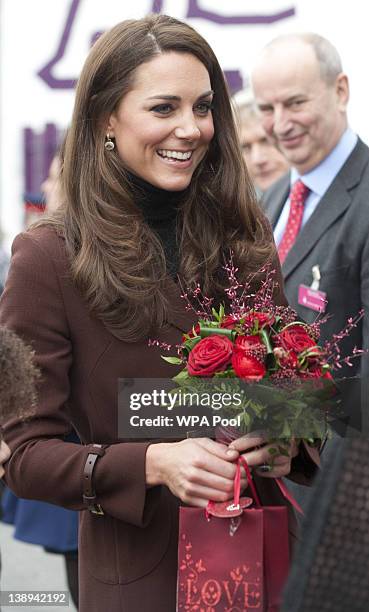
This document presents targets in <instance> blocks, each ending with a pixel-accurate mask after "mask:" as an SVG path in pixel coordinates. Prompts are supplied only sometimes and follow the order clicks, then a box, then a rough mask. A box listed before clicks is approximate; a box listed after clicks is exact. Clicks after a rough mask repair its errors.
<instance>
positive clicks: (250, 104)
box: [231, 87, 260, 125]
mask: <svg viewBox="0 0 369 612" xmlns="http://www.w3.org/2000/svg"><path fill="white" fill-rule="evenodd" d="M231 102H232V110H233V115H234V118H235V120H236V122H237V125H242V124H243V123H254V122H255V121H260V111H259V109H258V107H257V105H256V102H255V99H254V96H253V93H252V91H251V88H250V87H247V88H245V89H242V90H241V91H238V92H237V93H236V94H234V96H233V97H232V100H231Z"/></svg>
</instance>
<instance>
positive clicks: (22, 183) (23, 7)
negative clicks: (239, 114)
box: [0, 0, 369, 252]
mask: <svg viewBox="0 0 369 612" xmlns="http://www.w3.org/2000/svg"><path fill="white" fill-rule="evenodd" d="M148 12H163V13H167V14H170V15H172V16H174V17H177V18H179V19H183V20H185V21H187V22H188V23H190V24H191V25H192V26H194V27H195V28H197V29H198V30H199V32H200V33H201V34H202V35H203V36H204V37H205V38H206V39H207V40H208V41H209V42H210V44H211V45H212V47H213V48H214V50H215V52H216V54H217V56H218V58H219V60H220V63H221V65H222V67H223V69H224V71H225V74H226V76H227V80H228V82H229V85H230V88H231V90H232V92H235V91H237V90H239V89H241V88H242V87H245V86H246V85H247V82H248V74H249V71H250V67H251V66H252V64H253V61H254V59H255V56H256V55H257V53H258V52H259V50H260V49H261V47H263V46H264V45H265V44H266V43H267V42H268V41H269V40H270V39H271V38H273V37H275V36H276V35H278V34H281V33H284V32H293V31H302V30H313V31H315V32H317V33H319V34H322V35H323V36H326V37H327V38H328V39H329V40H330V41H331V42H333V44H335V45H336V46H337V48H338V51H339V52H340V54H341V56H342V59H343V65H344V69H345V71H346V72H347V73H348V75H349V78H350V83H351V103H350V107H349V117H350V123H351V127H352V128H353V129H354V130H355V131H357V132H359V133H360V136H361V138H362V139H363V140H364V141H366V142H367V143H369V123H368V121H367V106H368V99H367V96H366V94H367V91H368V84H367V74H366V72H364V73H363V67H364V60H365V58H366V57H367V56H368V53H367V51H368V50H369V40H368V35H367V27H368V22H367V15H369V8H368V5H366V3H365V2H360V1H359V0H351V1H350V2H347V1H343V2H340V3H337V2H335V1H334V0H323V1H322V2H311V1H310V0H227V1H225V0H135V2H123V1H120V0H104V2H101V1H100V0H57V2H50V1H49V0H27V1H25V0H0V28H1V33H0V45H1V47H0V48H1V57H0V159H1V163H0V173H1V174H0V231H1V233H2V240H1V242H2V244H3V247H4V248H5V250H6V251H8V252H9V249H10V245H11V242H12V240H13V238H14V236H15V234H17V233H18V232H19V231H21V230H22V229H23V227H24V225H25V223H26V222H27V220H28V221H29V220H31V219H32V218H33V217H34V216H35V215H36V216H37V215H38V214H39V212H40V211H42V206H43V200H42V196H41V184H42V182H43V181H44V180H45V178H46V176H47V174H48V170H49V166H50V163H51V160H52V157H53V155H54V152H55V149H56V147H57V146H58V144H59V142H60V139H61V137H62V134H63V131H64V130H65V128H66V126H67V125H68V123H69V120H70V116H71V110H72V105H73V96H74V85H75V81H76V79H77V78H78V74H79V70H80V68H81V66H82V64H83V61H84V59H85V57H86V55H87V53H88V51H89V48H90V46H91V44H92V43H93V42H94V40H95V39H96V37H97V36H99V34H100V33H101V32H103V31H104V30H106V29H107V28H110V27H111V26H112V25H114V24H115V23H117V22H118V21H121V20H123V19H128V18H139V17H141V16H143V15H145V14H146V13H148ZM81 153H83V152H81Z"/></svg>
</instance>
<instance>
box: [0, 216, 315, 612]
mask: <svg viewBox="0 0 369 612" xmlns="http://www.w3.org/2000/svg"><path fill="white" fill-rule="evenodd" d="M167 295H168V298H169V300H170V303H171V311H170V315H169V326H168V327H167V328H166V329H163V330H161V331H160V332H158V333H157V334H156V337H157V338H158V339H160V340H162V341H166V342H169V343H172V344H175V343H177V342H178V341H180V338H181V335H182V332H183V331H188V329H190V328H191V326H192V325H193V323H194V315H193V314H192V313H189V312H186V311H185V309H184V301H183V300H182V299H181V298H180V290H179V287H178V286H177V285H176V284H175V283H174V282H173V281H172V280H170V279H168V293H167ZM282 299H283V297H282V295H280V296H279V300H282ZM0 323H1V324H3V325H4V324H5V325H7V326H9V327H12V328H14V329H15V330H16V331H17V332H18V333H19V334H20V335H21V336H22V337H23V338H25V339H26V340H27V341H28V343H30V344H32V346H33V347H34V349H35V351H36V355H37V361H38V363H39V365H40V367H41V369H42V377H43V381H42V387H41V390H40V394H39V404H38V406H37V412H36V415H35V417H34V418H32V419H31V420H30V421H29V422H27V423H26V424H21V423H19V422H13V423H11V424H8V426H7V433H6V439H7V441H8V443H9V445H10V447H11V448H12V451H13V455H12V457H11V459H10V460H9V462H8V464H7V483H8V484H9V486H10V487H11V488H12V489H13V490H14V492H15V493H16V494H17V495H18V496H20V497H25V498H34V499H40V500H45V501H48V502H51V503H55V504H60V505H63V506H65V507H68V508H72V509H77V510H83V509H84V505H83V503H82V474H83V468H84V464H85V461H86V457H87V454H88V452H89V449H90V445H91V443H100V444H107V445H108V447H107V449H106V452H105V455H104V456H103V457H101V458H99V459H98V462H97V464H96V468H95V473H94V482H95V488H96V493H97V502H98V503H100V504H101V506H102V507H103V509H104V511H105V516H103V517H101V516H96V515H92V514H91V513H90V512H88V511H86V510H85V511H84V512H81V519H80V543H79V552H80V611H81V612H101V610H105V609H106V610H110V611H112V612H116V611H120V610H121V611H122V612H123V611H124V612H128V611H129V612H131V611H132V612H133V610H140V612H173V611H174V609H175V589H176V570H177V535H178V534H177V531H178V505H179V502H178V500H177V499H176V498H174V497H173V495H172V494H171V493H170V492H169V490H168V489H167V488H166V487H164V486H158V487H154V488H151V489H147V488H146V485H145V453H146V449H147V446H148V444H149V443H150V442H122V441H120V440H119V439H118V437H117V396H118V391H117V380H118V378H121V377H132V378H135V377H142V378H145V377H171V376H173V367H172V366H170V365H169V364H167V363H166V362H164V361H163V360H162V359H161V358H160V351H158V350H155V349H153V348H149V347H148V344H147V341H146V340H143V341H142V342H137V343H135V344H129V343H124V342H122V341H120V340H118V339H117V338H115V337H114V336H112V335H111V334H110V332H109V331H108V330H107V329H106V328H105V327H104V325H103V324H102V323H101V322H100V321H99V320H97V319H96V318H95V317H93V316H91V315H90V314H89V312H88V310H87V308H86V304H85V303H84V301H83V299H82V298H81V296H80V295H79V293H78V291H77V290H76V289H75V287H74V286H73V284H72V282H71V280H70V275H69V266H68V262H67V258H66V253H65V248H64V242H63V240H62V239H61V238H59V237H57V236H56V234H55V233H54V231H53V230H51V229H49V228H39V229H35V230H31V231H29V232H27V233H26V234H23V235H20V236H19V237H18V238H17V239H16V240H15V242H14V246H13V258H12V264H11V269H10V274H9V278H8V282H7V286H6V288H5V292H4V294H3V296H2V300H1V308H0ZM70 423H72V424H73V427H74V428H75V430H76V431H77V432H78V433H79V436H80V438H81V440H82V442H83V443H84V444H85V445H86V446H77V445H75V444H69V443H67V442H65V441H64V440H63V439H62V438H63V437H64V436H65V434H66V433H67V432H68V431H69V430H70ZM310 453H311V454H314V453H313V451H310ZM305 459H307V457H306V456H305V457H303V456H300V457H299V458H298V461H297V462H295V465H296V466H297V467H296V469H298V470H299V471H300V473H298V474H295V477H296V478H297V479H299V480H300V481H302V482H308V481H309V479H310V476H311V467H312V466H311V463H310V462H309V461H308V460H306V461H305ZM255 482H256V484H257V486H258V488H259V492H260V495H261V498H262V500H263V501H264V503H269V504H270V503H272V504H283V503H286V502H285V501H284V500H283V498H281V494H280V493H279V489H278V487H276V485H275V483H274V482H273V481H272V480H270V479H267V478H258V477H255ZM287 505H288V504H287ZM295 528H296V526H295V522H294V519H293V517H292V514H291V520H290V530H291V533H292V534H294V532H295Z"/></svg>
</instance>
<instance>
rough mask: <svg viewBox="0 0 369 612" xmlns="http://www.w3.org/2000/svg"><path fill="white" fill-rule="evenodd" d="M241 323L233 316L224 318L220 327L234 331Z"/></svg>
mask: <svg viewBox="0 0 369 612" xmlns="http://www.w3.org/2000/svg"><path fill="white" fill-rule="evenodd" d="M238 323H239V320H238V319H235V318H234V317H233V316H232V315H227V316H226V317H224V319H223V321H222V323H221V325H220V327H223V328H225V329H233V328H234V327H235V326H236V325H237V324H238Z"/></svg>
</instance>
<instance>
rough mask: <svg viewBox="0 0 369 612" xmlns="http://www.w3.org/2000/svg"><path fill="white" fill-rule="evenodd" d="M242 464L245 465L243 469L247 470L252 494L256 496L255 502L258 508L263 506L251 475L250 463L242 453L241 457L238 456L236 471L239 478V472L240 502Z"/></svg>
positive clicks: (248, 483)
mask: <svg viewBox="0 0 369 612" xmlns="http://www.w3.org/2000/svg"><path fill="white" fill-rule="evenodd" d="M241 465H242V466H243V469H244V470H245V472H246V478H247V485H248V486H249V487H250V489H251V493H252V496H253V498H254V502H255V504H256V506H257V507H258V508H261V502H260V498H259V495H258V493H257V491H256V487H255V484H254V481H253V479H252V476H251V471H250V468H249V466H248V463H247V461H246V459H245V457H243V456H242V455H240V456H239V458H238V462H237V472H236V478H237V473H238V503H239V500H240V486H241ZM236 478H235V496H234V497H235V499H236ZM235 503H236V502H235Z"/></svg>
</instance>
